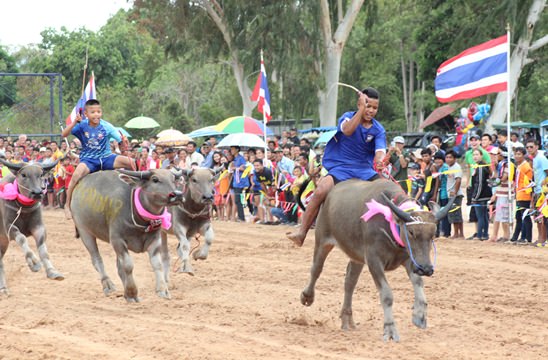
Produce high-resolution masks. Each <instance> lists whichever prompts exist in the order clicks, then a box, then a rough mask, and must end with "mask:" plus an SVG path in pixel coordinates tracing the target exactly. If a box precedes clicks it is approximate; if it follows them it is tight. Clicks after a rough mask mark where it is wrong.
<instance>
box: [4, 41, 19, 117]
mask: <svg viewBox="0 0 548 360" xmlns="http://www.w3.org/2000/svg"><path fill="white" fill-rule="evenodd" d="M0 72H5V73H16V72H18V70H17V66H16V64H15V59H14V58H13V56H11V55H10V54H8V53H7V52H6V50H4V48H3V47H2V46H0ZM15 82H16V79H15V77H0V109H2V108H5V107H8V106H11V105H13V104H14V102H15V96H16V89H15Z"/></svg>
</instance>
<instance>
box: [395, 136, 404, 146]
mask: <svg viewBox="0 0 548 360" xmlns="http://www.w3.org/2000/svg"><path fill="white" fill-rule="evenodd" d="M394 142H395V143H400V144H405V139H404V138H403V136H396V137H394Z"/></svg>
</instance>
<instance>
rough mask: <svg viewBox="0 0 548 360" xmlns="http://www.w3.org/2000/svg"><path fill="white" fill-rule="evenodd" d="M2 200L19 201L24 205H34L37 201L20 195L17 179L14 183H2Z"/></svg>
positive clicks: (0, 196) (0, 184)
mask: <svg viewBox="0 0 548 360" xmlns="http://www.w3.org/2000/svg"><path fill="white" fill-rule="evenodd" d="M0 198H1V199H4V200H17V201H19V202H20V203H21V204H22V205H27V206H28V205H33V204H35V203H36V200H34V199H31V198H29V197H26V196H25V195H22V194H21V193H19V186H18V185H17V179H15V180H14V181H13V183H9V182H7V183H0Z"/></svg>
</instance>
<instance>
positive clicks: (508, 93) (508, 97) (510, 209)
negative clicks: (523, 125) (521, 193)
mask: <svg viewBox="0 0 548 360" xmlns="http://www.w3.org/2000/svg"><path fill="white" fill-rule="evenodd" d="M510 35H511V34H510V23H507V24H506V36H507V41H508V48H507V52H506V76H507V82H506V132H507V134H506V139H507V140H506V144H507V145H508V149H507V152H508V159H507V161H508V214H509V223H508V225H509V227H510V228H509V232H511V231H512V225H513V223H514V220H513V219H514V216H512V215H513V206H512V205H513V199H512V183H513V181H510V179H511V176H510V175H511V173H512V160H511V159H512V141H511V140H510V139H511V137H510V134H511V129H510V110H511V108H512V107H511V104H510V103H511V101H512V94H511V90H510V89H511V87H510V69H511V67H510V58H511V56H510V55H511V52H510V51H511V48H510V39H511V37H510ZM512 180H513V178H512ZM510 235H512V234H510Z"/></svg>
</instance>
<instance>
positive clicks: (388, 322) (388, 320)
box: [367, 258, 400, 341]
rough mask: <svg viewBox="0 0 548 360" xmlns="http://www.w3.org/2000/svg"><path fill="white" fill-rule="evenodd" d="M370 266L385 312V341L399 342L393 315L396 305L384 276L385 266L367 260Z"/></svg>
mask: <svg viewBox="0 0 548 360" xmlns="http://www.w3.org/2000/svg"><path fill="white" fill-rule="evenodd" d="M367 263H368V266H369V272H370V273H371V276H372V277H373V281H375V286H376V287H377V290H378V291H379V296H380V300H381V305H382V308H383V311H384V336H383V339H384V341H389V340H394V341H399V340H400V335H399V334H398V330H397V329H396V323H395V322H394V314H393V313H392V304H393V303H394V295H393V294H392V289H391V288H390V285H388V281H386V276H385V274H384V266H383V265H382V264H381V263H380V262H379V261H378V260H377V261H375V260H373V259H369V258H368V259H367Z"/></svg>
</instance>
